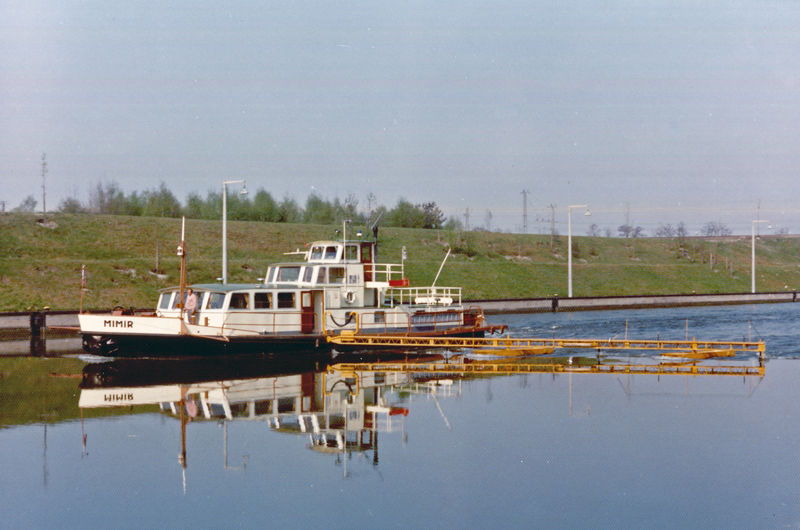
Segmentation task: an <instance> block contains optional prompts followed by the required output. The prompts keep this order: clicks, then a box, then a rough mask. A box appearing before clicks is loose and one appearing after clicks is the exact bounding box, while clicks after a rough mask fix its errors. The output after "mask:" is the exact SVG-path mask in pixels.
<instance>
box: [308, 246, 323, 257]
mask: <svg viewBox="0 0 800 530" xmlns="http://www.w3.org/2000/svg"><path fill="white" fill-rule="evenodd" d="M310 259H315V260H319V259H322V247H312V248H311V258H310Z"/></svg>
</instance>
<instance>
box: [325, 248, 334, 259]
mask: <svg viewBox="0 0 800 530" xmlns="http://www.w3.org/2000/svg"><path fill="white" fill-rule="evenodd" d="M325 259H331V260H333V259H336V247H327V248H326V249H325Z"/></svg>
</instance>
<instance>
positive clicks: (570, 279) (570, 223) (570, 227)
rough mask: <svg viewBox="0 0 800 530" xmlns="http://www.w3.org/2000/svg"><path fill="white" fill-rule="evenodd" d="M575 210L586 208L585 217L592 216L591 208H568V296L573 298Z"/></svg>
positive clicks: (577, 206) (583, 205)
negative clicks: (573, 212)
mask: <svg viewBox="0 0 800 530" xmlns="http://www.w3.org/2000/svg"><path fill="white" fill-rule="evenodd" d="M573 208H586V213H585V214H583V215H592V214H591V213H589V207H588V206H586V205H585V204H581V205H574V206H567V247H568V248H567V269H568V272H567V296H568V297H569V298H572V209H573Z"/></svg>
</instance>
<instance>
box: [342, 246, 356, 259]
mask: <svg viewBox="0 0 800 530" xmlns="http://www.w3.org/2000/svg"><path fill="white" fill-rule="evenodd" d="M344 257H345V259H348V260H353V261H356V260H358V245H347V246H346V247H345V256H344Z"/></svg>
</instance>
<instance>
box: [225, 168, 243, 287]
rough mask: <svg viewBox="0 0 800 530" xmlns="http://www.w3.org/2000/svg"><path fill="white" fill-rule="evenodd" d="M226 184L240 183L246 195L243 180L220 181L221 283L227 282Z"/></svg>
mask: <svg viewBox="0 0 800 530" xmlns="http://www.w3.org/2000/svg"><path fill="white" fill-rule="evenodd" d="M228 184H242V185H243V186H242V191H241V194H242V195H247V188H246V187H244V184H245V181H244V180H223V181H222V283H228Z"/></svg>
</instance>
